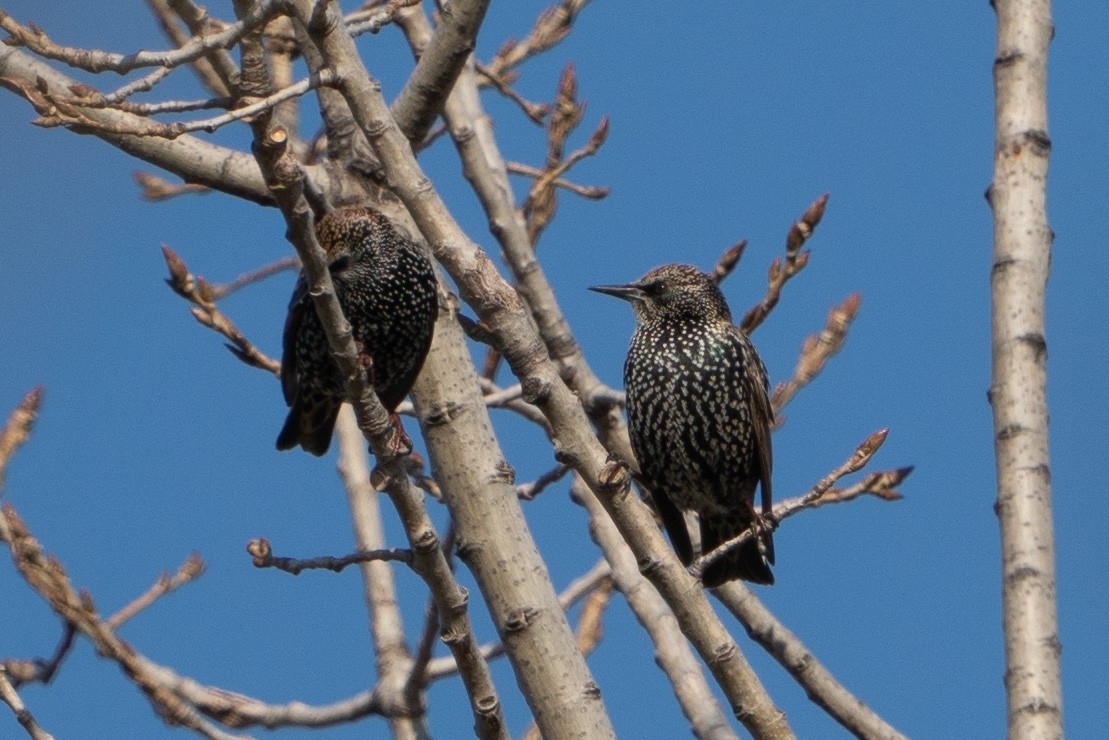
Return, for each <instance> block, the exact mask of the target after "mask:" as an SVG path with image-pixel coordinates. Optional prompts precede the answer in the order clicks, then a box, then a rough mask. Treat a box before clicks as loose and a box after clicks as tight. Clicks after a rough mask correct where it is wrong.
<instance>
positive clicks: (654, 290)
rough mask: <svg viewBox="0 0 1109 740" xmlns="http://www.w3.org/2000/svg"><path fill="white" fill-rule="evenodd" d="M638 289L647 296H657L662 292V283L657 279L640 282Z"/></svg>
mask: <svg viewBox="0 0 1109 740" xmlns="http://www.w3.org/2000/svg"><path fill="white" fill-rule="evenodd" d="M639 289H640V290H642V291H643V292H644V293H646V294H647V295H649V296H657V295H661V294H662V283H661V282H660V281H658V280H651V281H649V282H646V283H640V284H639Z"/></svg>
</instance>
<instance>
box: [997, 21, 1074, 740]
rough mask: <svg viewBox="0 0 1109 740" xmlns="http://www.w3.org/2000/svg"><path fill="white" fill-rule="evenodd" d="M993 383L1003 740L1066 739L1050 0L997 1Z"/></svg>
mask: <svg viewBox="0 0 1109 740" xmlns="http://www.w3.org/2000/svg"><path fill="white" fill-rule="evenodd" d="M993 4H994V8H995V10H996V11H997V58H996V59H995V61H994V85H995V101H996V116H997V121H996V134H995V143H994V178H993V183H992V184H991V186H990V190H989V194H988V198H989V202H990V206H991V207H992V209H993V218H994V256H993V272H992V281H991V283H992V304H993V311H992V345H993V377H992V381H991V388H990V403H991V405H992V407H993V416H994V445H995V452H996V457H997V515H998V519H999V520H1000V525H1001V552H1002V579H1003V580H1002V592H1003V610H1004V628H1005V689H1006V694H1007V699H1008V728H1009V729H1008V735H1009V737H1010V738H1037V739H1038V740H1042V739H1043V738H1061V737H1062V735H1063V729H1062V689H1061V683H1060V678H1059V652H1060V645H1059V633H1058V619H1057V616H1056V607H1055V560H1054V557H1055V541H1054V534H1053V531H1052V519H1051V468H1050V465H1049V463H1050V460H1049V457H1048V441H1047V421H1048V411H1047V398H1046V389H1045V386H1046V382H1047V376H1046V360H1047V342H1046V340H1045V337H1044V290H1045V287H1046V283H1047V276H1048V271H1049V268H1050V263H1051V241H1052V232H1051V229H1050V227H1049V226H1048V224H1047V210H1046V186H1047V165H1048V158H1049V156H1050V153H1051V140H1050V139H1049V138H1048V133H1047V47H1048V44H1049V43H1050V41H1051V37H1052V33H1053V28H1052V23H1051V2H1050V0H995V2H994V3H993Z"/></svg>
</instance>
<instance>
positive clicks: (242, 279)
mask: <svg viewBox="0 0 1109 740" xmlns="http://www.w3.org/2000/svg"><path fill="white" fill-rule="evenodd" d="M299 269H300V258H298V257H297V256H296V255H292V256H289V257H282V258H281V259H279V260H277V261H276V262H271V263H270V264H268V265H263V266H262V267H259V268H258V269H257V270H251V271H250V272H244V273H243V274H242V275H239V276H238V277H237V278H235V279H234V280H232V281H231V282H229V283H216V284H213V285H209V288H210V290H211V293H212V298H213V299H215V300H220V299H222V298H226V297H227V296H229V295H231V294H232V293H234V292H235V291H236V290H240V289H242V288H245V287H246V286H248V285H253V284H254V283H258V282H261V281H263V280H265V279H266V278H269V277H273V276H274V275H277V274H280V273H282V272H286V271H288V270H299Z"/></svg>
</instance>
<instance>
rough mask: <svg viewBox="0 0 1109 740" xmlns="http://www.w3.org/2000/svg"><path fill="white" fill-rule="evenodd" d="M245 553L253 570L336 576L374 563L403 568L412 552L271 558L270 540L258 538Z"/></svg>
mask: <svg viewBox="0 0 1109 740" xmlns="http://www.w3.org/2000/svg"><path fill="white" fill-rule="evenodd" d="M246 551H247V552H248V553H250V558H251V562H252V563H254V567H255V568H277V569H278V570H283V571H285V572H286V573H292V574H293V575H294V576H298V575H300V574H301V573H302V572H303V571H306V570H315V569H323V570H330V571H334V572H336V573H338V572H339V571H341V570H343V569H344V568H346V567H347V566H349V565H356V564H358V563H368V562H370V561H373V560H383V561H386V562H398V563H404V564H405V565H411V564H412V551H411V550H408V549H404V548H396V547H392V548H384V549H381V550H362V551H359V552H352V553H351V554H350V555H343V556H342V557H334V556H332V555H321V556H319V557H315V558H304V559H298V558H283V557H278V556H276V555H274V554H273V550H272V548H271V547H270V542H269V540H267V539H266V538H264V537H260V538H259V539H256V540H251V541H250V543H249V544H248V545H247V546H246Z"/></svg>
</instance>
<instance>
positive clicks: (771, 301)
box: [739, 193, 828, 334]
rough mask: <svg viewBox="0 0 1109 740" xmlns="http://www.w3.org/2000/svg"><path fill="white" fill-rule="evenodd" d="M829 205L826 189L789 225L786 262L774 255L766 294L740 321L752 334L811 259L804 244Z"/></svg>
mask: <svg viewBox="0 0 1109 740" xmlns="http://www.w3.org/2000/svg"><path fill="white" fill-rule="evenodd" d="M827 205H828V194H827V193H825V194H824V195H822V196H820V197H819V198H817V199H816V200H815V201H813V203H812V205H810V206H809V207H808V208H807V209H806V210H805V213H804V214H802V216H801V218H800V219H798V220H797V221H796V222H794V224H793V225H792V226H791V227H790V228H789V234H788V235H787V236H786V255H785V261H784V262H783V260H782V258H781V257H775V258H774V261H773V262H771V263H770V275H769V277H768V279H767V287H766V295H765V296H763V299H762V300H761V301H759V302H758V303H756V304H755V305H754V306H752V307H751V309H750V310H749V311H747V313H746V314H745V315H744V317H743V321H741V322H740V325H739V327H740V328H741V329H743V331H744V332H746V333H748V334H750V333H751V332H753V331H754V330H755V329H757V328H758V327H759V325H760V324H761V323H762V322H763V321H764V320H765V319H766V317H767V315H768V314H769V313H770V312H771V311H772V310H773V309H774V306H776V305H778V299H779V298H781V296H782V286H784V285H785V284H786V283H787V282H788V281H789V279H790V278H792V277H793V276H794V275H796V274H797V273H799V272H801V270H803V269H805V265H807V264H808V263H809V255H810V254H811V252H802V251H801V247H803V246H804V245H805V242H806V241H808V239H809V237H810V236H812V232H813V229H815V228H816V225H817V224H819V223H820V219H821V218H823V217H824V209H825V208H826V207H827Z"/></svg>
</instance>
